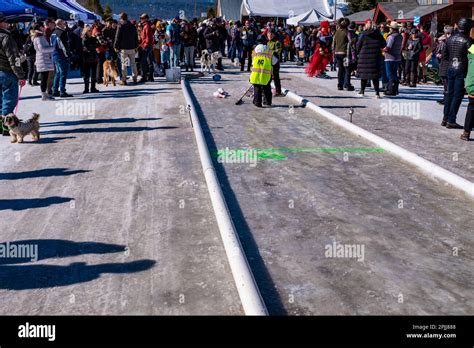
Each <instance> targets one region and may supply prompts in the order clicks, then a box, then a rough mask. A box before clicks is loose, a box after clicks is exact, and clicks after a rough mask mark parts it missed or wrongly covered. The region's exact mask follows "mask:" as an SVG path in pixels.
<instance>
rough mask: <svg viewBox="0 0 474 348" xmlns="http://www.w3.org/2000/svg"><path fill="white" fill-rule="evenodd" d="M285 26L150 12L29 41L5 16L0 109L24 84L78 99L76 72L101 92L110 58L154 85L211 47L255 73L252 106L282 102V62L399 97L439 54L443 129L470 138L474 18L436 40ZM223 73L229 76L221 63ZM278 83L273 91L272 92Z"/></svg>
mask: <svg viewBox="0 0 474 348" xmlns="http://www.w3.org/2000/svg"><path fill="white" fill-rule="evenodd" d="M279 24H280V23H275V22H267V23H261V22H258V21H257V20H255V18H250V19H248V20H245V21H243V22H241V21H235V22H233V21H225V20H222V19H220V18H214V19H206V20H203V21H201V22H200V21H198V20H197V19H194V20H192V21H188V20H185V19H181V18H179V17H176V18H174V19H173V20H171V21H165V20H161V19H156V18H155V19H150V17H149V16H148V14H146V13H144V14H143V15H142V16H140V20H139V21H138V22H137V21H133V20H130V19H129V18H128V16H127V14H126V13H122V14H120V19H119V20H118V21H116V20H114V19H106V20H105V21H95V22H94V23H92V24H85V23H84V22H82V21H77V22H76V23H69V25H68V23H66V22H65V21H64V20H62V19H57V20H54V19H47V20H45V21H44V22H37V23H33V24H32V25H31V27H30V28H29V32H28V33H26V35H25V33H22V32H21V31H20V30H18V29H17V28H16V27H15V26H14V25H11V24H8V23H7V22H6V17H5V16H4V15H3V14H0V42H1V44H2V47H0V89H1V90H2V95H3V98H1V99H0V103H1V104H0V111H1V114H2V115H7V114H9V113H11V112H13V109H14V107H15V106H16V104H17V102H18V86H23V85H25V84H26V83H28V84H29V85H31V86H39V89H40V90H41V96H42V100H43V101H45V102H48V101H51V100H55V98H58V97H59V98H70V97H72V95H71V94H69V93H68V92H67V79H68V74H69V72H70V70H71V69H73V70H80V74H81V76H82V78H83V81H84V90H83V93H84V94H88V93H99V89H98V84H100V83H102V82H103V79H105V78H106V77H105V76H104V73H105V71H104V63H106V62H110V63H111V64H113V66H116V67H117V68H118V69H117V70H118V75H119V78H120V83H121V85H127V84H129V83H132V84H139V83H147V82H153V81H154V79H155V77H157V76H164V75H165V71H166V69H169V68H177V67H181V68H182V69H184V70H185V71H186V72H188V71H190V72H192V71H194V69H195V67H196V59H198V58H200V56H201V54H202V52H203V51H204V50H207V51H208V52H209V53H214V52H221V57H228V58H229V59H230V61H231V62H232V63H233V64H234V65H235V66H236V67H240V71H242V72H245V71H247V72H251V75H250V82H251V83H252V84H253V85H254V86H255V89H254V90H255V93H254V104H255V105H256V106H257V107H263V106H271V100H272V97H274V96H281V82H280V78H279V71H280V65H281V63H284V62H287V61H290V62H295V63H296V64H297V65H299V66H304V65H306V67H305V71H306V73H307V74H308V75H309V76H311V77H315V78H323V79H327V78H330V77H329V75H328V74H327V71H328V70H331V71H336V70H337V88H338V89H339V90H341V91H349V92H351V91H355V89H356V88H355V86H354V85H353V84H352V81H353V77H358V78H359V79H360V88H359V89H358V91H357V93H358V96H360V97H363V96H364V95H365V93H366V89H367V87H369V86H372V87H373V89H374V91H375V96H376V97H377V98H380V97H381V96H382V95H381V93H383V94H384V95H387V96H394V97H395V96H397V95H398V94H399V85H400V84H402V85H405V86H408V87H411V88H416V86H417V84H425V83H428V76H429V71H428V67H427V65H428V62H429V61H430V60H431V59H432V58H433V57H434V58H433V59H436V60H437V63H439V71H438V74H437V76H439V79H440V81H442V84H443V88H444V93H443V94H444V98H443V99H442V100H439V101H438V102H439V103H440V104H444V113H443V120H442V126H444V127H447V128H453V129H460V128H464V133H463V134H462V136H461V139H463V140H468V139H469V136H470V132H471V129H472V126H473V122H474V121H473V119H474V117H473V114H474V46H472V47H471V45H472V41H471V39H470V37H469V32H470V30H471V27H472V21H471V19H469V18H462V19H461V20H460V21H459V22H458V23H456V24H455V25H454V26H452V27H451V26H446V27H444V31H443V33H440V35H439V37H436V35H433V33H430V27H429V26H423V25H418V26H414V25H412V24H411V23H403V24H399V23H397V22H395V21H389V22H387V23H383V24H380V25H378V26H377V25H376V24H375V23H373V22H372V21H371V20H367V21H366V22H365V25H356V23H354V22H351V21H350V20H349V19H347V18H341V19H340V20H338V21H337V23H332V24H331V23H329V22H328V21H324V22H321V23H320V25H318V26H310V27H302V26H301V27H300V26H298V27H294V26H283V25H279ZM216 69H217V70H220V71H223V70H224V66H223V63H222V58H219V59H218V62H217V64H216ZM129 75H130V77H129ZM139 77H140V79H139ZM465 79H466V81H465ZM38 81H40V82H39V83H38ZM271 82H274V84H275V87H276V88H275V89H276V90H275V93H273V94H272V90H271V88H270V84H271ZM380 82H381V85H380ZM465 91H467V93H468V95H469V101H470V102H469V107H468V114H467V116H466V121H465V125H464V127H462V126H461V125H459V124H457V123H456V116H457V113H458V110H459V108H460V105H461V102H462V100H463V97H464V95H465ZM3 133H8V130H5V129H4V130H3Z"/></svg>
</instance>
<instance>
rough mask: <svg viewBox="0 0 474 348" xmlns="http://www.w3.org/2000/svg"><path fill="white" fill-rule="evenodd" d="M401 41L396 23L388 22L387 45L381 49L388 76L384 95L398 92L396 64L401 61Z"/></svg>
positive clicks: (394, 94)
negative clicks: (383, 53)
mask: <svg viewBox="0 0 474 348" xmlns="http://www.w3.org/2000/svg"><path fill="white" fill-rule="evenodd" d="M402 41H403V37H402V36H401V35H400V33H399V32H398V23H397V22H395V21H392V22H391V23H390V33H389V34H388V36H387V46H385V48H384V49H383V51H384V52H385V69H386V71H387V77H388V85H387V89H386V90H385V92H384V94H385V95H392V96H396V95H397V94H398V66H399V65H400V62H401V61H402Z"/></svg>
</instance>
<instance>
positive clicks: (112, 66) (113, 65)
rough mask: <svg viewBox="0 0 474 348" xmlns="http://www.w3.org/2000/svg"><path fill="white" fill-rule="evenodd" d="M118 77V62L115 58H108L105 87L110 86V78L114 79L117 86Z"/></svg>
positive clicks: (104, 79)
mask: <svg viewBox="0 0 474 348" xmlns="http://www.w3.org/2000/svg"><path fill="white" fill-rule="evenodd" d="M117 78H118V71H117V62H116V61H115V60H106V61H105V62H104V78H103V79H102V81H104V85H105V87H108V86H109V80H112V84H113V85H114V86H115V85H116V84H115V80H117Z"/></svg>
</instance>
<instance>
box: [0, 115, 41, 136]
mask: <svg viewBox="0 0 474 348" xmlns="http://www.w3.org/2000/svg"><path fill="white" fill-rule="evenodd" d="M39 118H40V115H39V114H33V117H32V118H30V119H29V120H28V121H26V122H23V121H22V120H20V119H19V118H18V117H16V116H15V115H14V114H8V115H7V116H5V118H4V120H3V124H4V125H5V126H7V127H8V130H9V131H10V137H11V142H12V143H16V142H18V143H22V142H23V138H24V137H25V136H27V135H28V134H30V133H31V136H32V137H33V140H35V141H38V140H39V139H40V132H39V129H40V124H39Z"/></svg>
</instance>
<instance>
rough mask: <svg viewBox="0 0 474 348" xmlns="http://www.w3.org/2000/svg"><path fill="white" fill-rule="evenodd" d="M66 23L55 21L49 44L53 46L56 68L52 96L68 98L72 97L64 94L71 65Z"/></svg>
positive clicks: (60, 20) (59, 20)
mask: <svg viewBox="0 0 474 348" xmlns="http://www.w3.org/2000/svg"><path fill="white" fill-rule="evenodd" d="M66 29H67V28H66V23H65V22H64V21H63V20H62V19H58V20H57V21H56V29H55V30H54V32H53V35H52V36H51V44H52V45H53V46H54V52H53V62H54V65H55V66H56V75H55V76H54V83H53V96H54V97H61V98H70V97H72V95H70V94H68V93H66V81H67V74H68V72H69V66H70V64H71V58H70V57H71V53H70V50H69V38H68V35H67V32H66Z"/></svg>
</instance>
